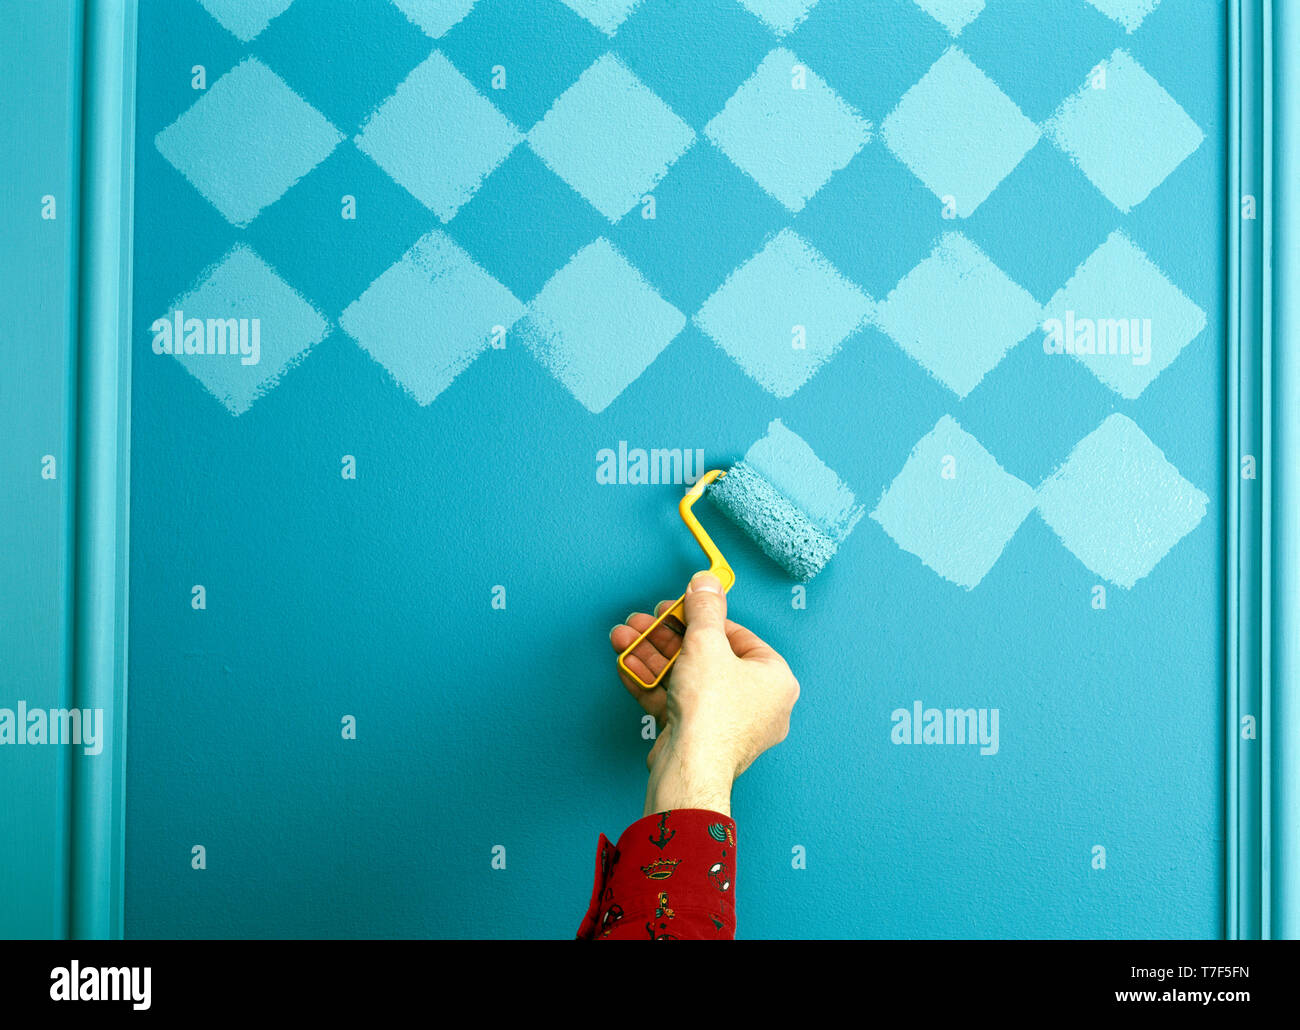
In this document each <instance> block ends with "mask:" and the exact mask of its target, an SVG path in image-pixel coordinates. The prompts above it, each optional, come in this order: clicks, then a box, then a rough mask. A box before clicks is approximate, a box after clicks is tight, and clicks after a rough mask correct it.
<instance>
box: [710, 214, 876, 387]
mask: <svg viewBox="0 0 1300 1030" xmlns="http://www.w3.org/2000/svg"><path fill="white" fill-rule="evenodd" d="M870 314H871V300H870V298H869V297H867V296H866V294H864V293H863V292H862V291H861V290H859V289H858V288H857V287H856V286H854V285H853V284H852V283H851V282H849V281H848V280H846V279H845V278H844V277H843V276H842V275H840V273H839V272H838V271H837V270H836V269H835V267H834V266H833V265H832V264H831V263H830V262H829V261H827V260H826V258H824V257H823V256H822V255H821V254H820V253H818V252H817V251H816V250H815V249H813V248H812V247H811V246H809V245H808V244H807V243H806V242H805V241H804V240H802V239H800V238H799V236H798V235H797V234H796V233H794V232H793V231H791V230H790V229H783V230H782V231H781V232H779V233H777V234H776V235H775V236H774V237H772V239H771V240H769V241H768V242H767V244H766V245H765V246H764V247H763V249H762V250H760V251H759V252H758V253H757V254H755V255H754V256H753V257H752V258H750V259H749V260H748V261H746V262H745V263H744V264H743V265H741V266H740V267H739V268H737V269H736V270H735V271H733V272H732V273H731V275H729V276H728V277H727V281H726V282H725V283H723V284H722V286H720V287H719V288H718V290H717V291H716V292H715V293H714V294H713V296H711V297H710V298H709V299H708V300H706V301H705V302H704V305H703V306H702V307H701V308H700V310H699V311H698V312H697V313H696V315H695V324H696V325H698V326H699V327H700V329H702V330H703V331H704V332H705V333H707V334H708V335H709V336H711V337H712V338H713V339H714V340H715V341H716V342H717V344H718V346H720V347H721V348H722V349H723V350H724V351H726V352H727V353H728V354H729V355H730V356H731V358H732V360H734V361H735V362H736V364H738V365H739V366H740V367H741V368H743V369H744V370H745V372H746V373H748V375H749V376H750V377H751V378H753V379H755V380H756V381H757V382H758V383H759V385H760V386H762V387H763V389H765V390H767V391H768V392H770V393H773V394H775V395H776V396H777V397H789V396H790V395H791V394H793V393H794V392H795V391H796V390H797V389H799V387H801V386H802V385H803V384H804V383H806V382H807V381H808V380H809V379H810V378H811V377H812V375H813V373H814V372H816V371H817V369H818V368H820V367H821V365H822V364H823V363H824V362H825V361H827V360H828V359H829V358H830V357H831V356H832V355H833V354H834V353H835V352H836V350H838V349H839V346H840V344H841V343H842V342H843V341H844V339H845V338H846V337H848V336H849V335H850V334H851V333H853V331H854V330H856V329H857V328H858V327H859V326H860V325H861V324H862V323H863V322H864V321H865V320H866V318H867V316H868V315H870Z"/></svg>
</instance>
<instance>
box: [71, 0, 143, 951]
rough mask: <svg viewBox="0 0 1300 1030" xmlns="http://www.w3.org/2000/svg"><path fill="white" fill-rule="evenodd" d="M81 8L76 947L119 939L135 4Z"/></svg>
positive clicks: (101, 0)
mask: <svg viewBox="0 0 1300 1030" xmlns="http://www.w3.org/2000/svg"><path fill="white" fill-rule="evenodd" d="M79 7H80V8H81V10H80V12H79V13H80V17H81V20H82V68H81V70H82V76H81V111H80V115H81V118H80V121H81V184H80V190H79V194H80V208H81V210H80V212H79V214H80V223H79V228H80V237H79V241H78V250H79V254H78V276H77V300H78V317H77V336H76V360H75V363H74V365H73V368H74V370H75V371H74V376H75V382H74V384H73V390H72V395H73V396H75V398H76V407H75V409H74V411H73V422H72V424H73V425H75V433H74V434H73V435H72V439H73V441H74V442H73V445H72V446H73V462H72V464H73V468H74V480H73V490H72V493H73V512H74V515H73V561H72V570H73V598H72V603H73V623H72V627H73V629H72V692H71V693H72V699H73V704H74V706H75V707H77V708H82V709H101V710H102V711H103V712H104V727H105V731H104V732H105V739H106V744H105V748H104V751H103V752H102V753H101V754H100V755H98V756H95V757H96V758H98V759H99V760H97V761H85V760H84V758H85V757H89V756H83V757H82V758H80V759H74V761H73V765H72V778H71V805H72V827H73V832H72V836H71V847H70V867H71V868H70V880H69V891H70V905H69V924H70V925H69V933H70V936H72V937H78V938H84V937H121V936H122V933H123V914H124V913H123V905H124V898H123V893H124V882H125V876H124V873H125V852H124V842H125V832H124V830H125V823H124V819H125V808H126V711H127V709H126V689H127V671H126V670H127V656H126V648H127V612H128V601H129V593H128V569H129V548H128V541H129V534H128V518H129V504H130V496H131V489H130V467H131V459H130V424H131V346H130V344H131V232H132V212H133V207H134V205H133V200H134V198H133V191H134V176H133V168H134V147H135V143H134V139H135V67H136V2H135V0H88V2H85V3H82V4H79Z"/></svg>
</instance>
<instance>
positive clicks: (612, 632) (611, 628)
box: [609, 623, 622, 637]
mask: <svg viewBox="0 0 1300 1030" xmlns="http://www.w3.org/2000/svg"><path fill="white" fill-rule="evenodd" d="M621 625H622V623H619V626H621ZM616 629H618V626H611V627H610V629H609V635H610V636H611V637H612V636H613V635H614V631H615V630H616Z"/></svg>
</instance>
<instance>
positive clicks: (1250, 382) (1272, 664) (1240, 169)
mask: <svg viewBox="0 0 1300 1030" xmlns="http://www.w3.org/2000/svg"><path fill="white" fill-rule="evenodd" d="M1229 18H1230V24H1229V46H1230V54H1229V80H1230V81H1229V91H1230V92H1229V108H1230V110H1229V127H1230V134H1229V141H1228V146H1229V154H1228V181H1229V189H1230V191H1231V193H1230V200H1231V204H1232V209H1231V210H1230V213H1229V218H1230V223H1229V227H1228V240H1229V246H1228V250H1229V253H1228V313H1229V329H1228V392H1229V396H1228V405H1227V407H1228V455H1227V464H1228V477H1229V480H1228V536H1227V547H1228V554H1227V576H1228V583H1227V599H1228V605H1227V625H1226V629H1227V634H1228V640H1227V658H1228V668H1227V682H1226V686H1227V691H1228V698H1227V705H1226V709H1227V712H1228V720H1227V733H1228V738H1227V740H1226V754H1227V763H1226V767H1227V770H1228V782H1227V784H1226V805H1225V808H1226V821H1227V844H1226V855H1225V859H1226V870H1227V886H1228V892H1227V893H1228V896H1227V898H1226V902H1225V913H1224V915H1225V933H1226V935H1227V936H1228V937H1230V938H1245V939H1252V938H1263V939H1270V938H1296V937H1300V407H1298V406H1297V405H1298V403H1300V259H1298V258H1297V255H1296V253H1295V244H1294V241H1295V240H1297V239H1300V204H1297V202H1296V200H1295V198H1294V197H1293V196H1292V193H1293V191H1291V190H1287V189H1281V190H1278V189H1276V188H1275V184H1278V183H1293V182H1296V181H1300V102H1298V101H1297V99H1296V98H1297V96H1300V93H1298V92H1297V91H1300V15H1298V14H1297V12H1296V9H1295V5H1294V4H1291V5H1288V4H1281V3H1276V2H1275V0H1234V3H1233V4H1232V5H1231V7H1230V12H1229ZM1246 195H1250V196H1253V197H1255V200H1256V211H1255V218H1254V219H1248V218H1244V217H1243V216H1242V208H1241V203H1242V198H1243V196H1246ZM1278 241H1282V242H1283V243H1284V245H1283V246H1281V247H1276V246H1275V243H1277V242H1278ZM1245 455H1253V456H1254V457H1255V459H1256V462H1257V476H1258V478H1257V479H1254V480H1247V479H1243V478H1242V475H1241V462H1242V458H1243V457H1244V456H1245ZM1247 716H1252V717H1254V719H1255V723H1256V738H1255V739H1253V740H1252V739H1249V738H1246V739H1243V737H1242V725H1241V720H1242V719H1243V718H1245V717H1247Z"/></svg>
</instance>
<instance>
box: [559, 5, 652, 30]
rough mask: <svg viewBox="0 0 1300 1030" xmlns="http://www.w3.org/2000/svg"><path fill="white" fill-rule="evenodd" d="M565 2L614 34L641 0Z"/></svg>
mask: <svg viewBox="0 0 1300 1030" xmlns="http://www.w3.org/2000/svg"><path fill="white" fill-rule="evenodd" d="M563 3H564V5H565V6H566V7H570V8H572V9H573V10H575V11H577V12H578V13H579V14H580V15H582V16H583V17H584V18H586V19H587V21H589V22H591V24H593V25H595V26H596V28H598V29H600V31H601V32H603V33H605V35H607V36H612V35H614V33H616V32H617V31H618V27H619V26H620V25H622V24H623V22H624V21H626V20H627V16H628V15H629V14H631V13H632V11H633V9H634V8H635V7H636V6H637V5H638V4H640V3H641V0H563Z"/></svg>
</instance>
